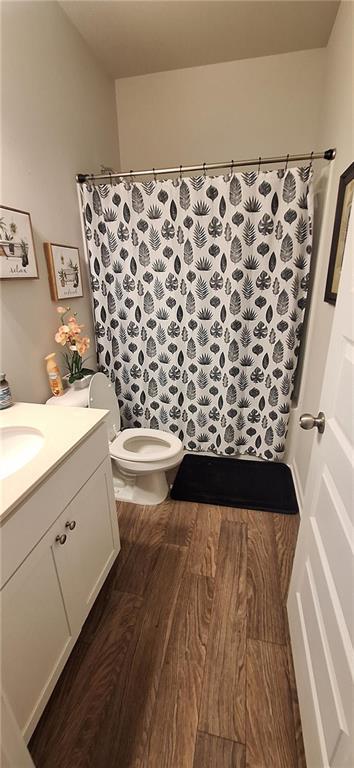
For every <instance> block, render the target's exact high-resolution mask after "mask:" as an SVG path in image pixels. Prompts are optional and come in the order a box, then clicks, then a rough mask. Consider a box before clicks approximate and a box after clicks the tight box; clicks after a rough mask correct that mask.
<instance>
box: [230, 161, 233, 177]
mask: <svg viewBox="0 0 354 768" xmlns="http://www.w3.org/2000/svg"><path fill="white" fill-rule="evenodd" d="M233 172H234V161H233V160H231V165H230V174H231V176H232V174H233Z"/></svg>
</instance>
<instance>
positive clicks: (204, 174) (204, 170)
mask: <svg viewBox="0 0 354 768" xmlns="http://www.w3.org/2000/svg"><path fill="white" fill-rule="evenodd" d="M203 176H204V178H205V179H206V164H205V163H203Z"/></svg>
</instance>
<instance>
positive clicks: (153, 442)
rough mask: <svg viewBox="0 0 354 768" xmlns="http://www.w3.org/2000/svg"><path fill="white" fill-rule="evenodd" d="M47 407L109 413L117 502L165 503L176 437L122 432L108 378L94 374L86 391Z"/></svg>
mask: <svg viewBox="0 0 354 768" xmlns="http://www.w3.org/2000/svg"><path fill="white" fill-rule="evenodd" d="M47 405H60V406H75V407H78V406H79V407H88V408H103V409H105V410H107V411H109V413H108V414H107V417H106V422H107V428H108V437H109V452H110V456H111V459H112V470H113V482H114V494H115V497H116V499H117V500H119V501H131V502H133V503H135V504H159V503H160V502H161V501H164V499H165V498H166V496H167V495H168V490H169V488H168V483H167V479H166V471H167V470H168V469H172V468H173V467H176V466H177V465H178V464H179V463H180V462H181V461H182V458H183V446H182V443H181V441H180V440H179V438H178V437H176V436H175V435H172V434H171V433H170V432H164V431H162V430H156V429H144V428H139V429H125V430H123V431H122V432H121V431H120V426H121V422H120V412H119V406H118V402H117V398H116V395H115V392H114V388H113V386H112V384H111V383H110V381H109V379H108V378H107V376H105V375H104V374H103V373H95V374H94V376H92V379H91V381H90V385H89V387H88V388H87V389H84V390H74V389H70V390H68V391H67V392H65V394H64V395H62V396H61V397H51V398H50V399H49V400H48V401H47Z"/></svg>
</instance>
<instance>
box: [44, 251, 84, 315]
mask: <svg viewBox="0 0 354 768" xmlns="http://www.w3.org/2000/svg"><path fill="white" fill-rule="evenodd" d="M43 245H44V253H45V257H46V261H47V267H48V278H49V286H50V295H51V297H52V299H53V301H59V299H77V298H80V296H83V290H82V280H81V270H80V255H79V249H78V248H75V247H74V246H71V245H60V244H59V243H44V244H43Z"/></svg>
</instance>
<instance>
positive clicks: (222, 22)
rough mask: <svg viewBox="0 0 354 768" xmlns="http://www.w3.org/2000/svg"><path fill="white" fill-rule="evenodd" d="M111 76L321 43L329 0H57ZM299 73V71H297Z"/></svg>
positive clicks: (327, 28)
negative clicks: (59, 0)
mask: <svg viewBox="0 0 354 768" xmlns="http://www.w3.org/2000/svg"><path fill="white" fill-rule="evenodd" d="M60 5H61V6H62V8H63V9H64V11H65V12H66V13H67V15H68V16H69V18H70V19H71V21H72V22H73V24H74V25H75V27H76V28H77V29H78V31H79V32H80V34H81V35H82V37H83V38H84V39H85V40H86V42H87V43H88V45H89V46H90V48H91V50H92V51H93V53H94V54H95V55H96V57H97V58H98V59H99V60H100V61H101V63H102V64H103V66H104V68H105V69H106V71H107V73H108V74H110V75H111V76H112V77H114V78H120V77H132V76H133V75H144V74H148V73H151V72H163V71H165V70H172V69H182V68H185V67H195V66H201V65H204V64H215V63H218V62H225V61H234V60H236V59H248V58H252V57H257V56H269V55H271V54H277V53H286V52H289V51H299V50H305V49H308V48H321V47H323V46H325V45H326V44H327V42H328V38H329V35H330V32H331V29H332V26H333V23H334V20H335V16H336V13H337V10H338V6H339V2H331V0H325V1H324V2H322V0H228V1H226V2H225V0H207V1H205V0H177V1H176V0H159V1H156V0H139V1H136V0H61V2H60ZM300 75H301V73H299V76H300Z"/></svg>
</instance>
